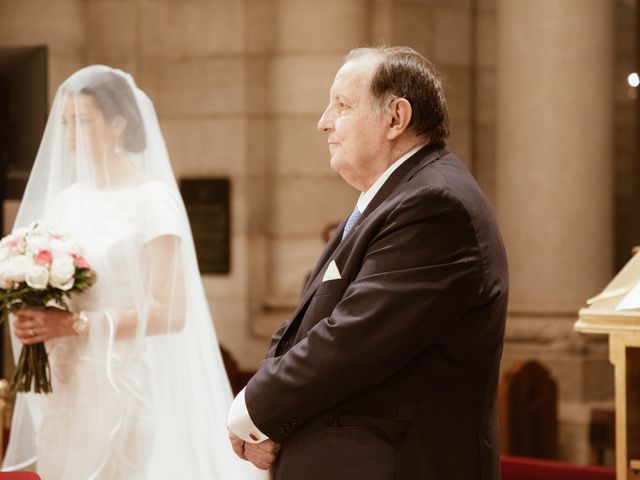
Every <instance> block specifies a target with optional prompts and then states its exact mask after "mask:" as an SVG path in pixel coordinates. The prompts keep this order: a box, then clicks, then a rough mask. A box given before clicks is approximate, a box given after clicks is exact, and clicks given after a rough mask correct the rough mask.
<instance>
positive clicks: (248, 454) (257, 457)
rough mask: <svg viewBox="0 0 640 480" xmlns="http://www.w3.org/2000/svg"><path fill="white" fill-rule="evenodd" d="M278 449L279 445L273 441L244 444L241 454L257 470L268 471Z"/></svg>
mask: <svg viewBox="0 0 640 480" xmlns="http://www.w3.org/2000/svg"><path fill="white" fill-rule="evenodd" d="M279 449H280V445H278V444H277V443H275V442H274V441H272V440H265V441H264V442H261V443H245V444H244V451H243V454H244V456H245V457H244V458H246V459H247V460H249V461H250V462H251V463H253V464H254V465H255V466H256V467H258V468H259V469H261V470H269V468H271V465H273V462H274V461H275V459H276V455H277V454H278V450H279ZM234 450H235V447H234ZM236 453H237V452H236Z"/></svg>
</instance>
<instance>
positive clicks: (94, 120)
mask: <svg viewBox="0 0 640 480" xmlns="http://www.w3.org/2000/svg"><path fill="white" fill-rule="evenodd" d="M62 123H63V125H64V127H65V141H66V144H67V147H68V148H69V150H71V152H72V153H74V154H75V153H76V151H77V149H78V144H79V143H80V138H82V145H84V148H87V149H88V151H89V154H90V155H91V157H92V158H94V159H100V158H102V156H104V154H105V153H106V152H108V151H109V149H111V150H113V145H115V136H116V135H115V132H114V129H113V127H112V126H111V123H110V122H109V121H108V120H107V119H106V118H105V116H104V114H103V113H102V111H101V110H100V109H99V108H98V106H97V105H96V101H95V99H94V98H93V97H92V96H90V95H85V94H82V93H76V94H73V95H69V97H68V98H67V101H66V103H65V106H64V112H63V114H62Z"/></svg>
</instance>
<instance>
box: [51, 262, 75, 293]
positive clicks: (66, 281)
mask: <svg viewBox="0 0 640 480" xmlns="http://www.w3.org/2000/svg"><path fill="white" fill-rule="evenodd" d="M75 272H76V266H75V264H74V262H73V258H72V257H71V256H69V255H64V256H60V257H58V258H54V259H53V262H51V273H50V275H49V281H50V283H51V285H52V286H53V287H55V288H59V289H60V290H69V289H70V288H71V287H73V283H74V278H73V274H74V273H75Z"/></svg>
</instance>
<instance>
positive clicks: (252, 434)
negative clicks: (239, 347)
mask: <svg viewBox="0 0 640 480" xmlns="http://www.w3.org/2000/svg"><path fill="white" fill-rule="evenodd" d="M422 147H424V145H419V146H417V147H415V148H414V149H412V150H411V151H409V152H407V153H405V154H404V155H403V156H401V157H400V158H399V159H398V160H396V161H395V162H393V163H392V164H391V165H390V166H389V167H388V168H387V169H386V170H385V171H384V172H383V173H382V175H380V176H379V177H378V179H377V180H376V181H375V182H374V183H373V185H371V186H370V187H369V189H368V190H367V191H366V192H362V193H361V194H360V198H358V203H357V204H356V206H357V207H358V210H360V212H361V213H364V211H365V210H366V208H367V206H369V203H371V200H373V197H375V196H376V193H378V191H379V190H380V188H382V186H383V185H384V183H385V182H386V181H387V179H388V178H389V177H390V176H391V174H392V173H393V172H394V171H395V170H396V169H397V168H398V167H399V166H400V165H402V164H403V163H404V162H405V161H407V160H408V159H409V157H411V156H412V155H413V154H414V153H416V152H417V151H418V150H420V149H421V148H422ZM244 390H245V389H244V388H243V389H242V391H241V392H240V393H238V395H237V396H236V398H235V399H234V400H233V403H231V408H230V409H229V416H228V418H227V427H228V428H229V430H230V431H231V432H232V433H234V434H236V435H237V436H238V437H240V438H241V439H243V440H244V441H245V442H247V443H260V442H263V441H265V440H268V439H269V437H267V436H266V435H265V434H264V433H262V432H261V431H260V430H259V429H258V427H256V425H255V424H254V423H253V421H252V420H251V417H250V416H249V411H248V410H247V403H246V402H245V399H244Z"/></svg>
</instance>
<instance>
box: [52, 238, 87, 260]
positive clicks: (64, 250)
mask: <svg viewBox="0 0 640 480" xmlns="http://www.w3.org/2000/svg"><path fill="white" fill-rule="evenodd" d="M49 249H50V250H51V253H53V256H54V257H57V256H59V255H70V254H72V253H73V254H76V255H77V254H78V253H80V248H79V247H78V245H77V244H76V243H75V242H73V241H71V240H68V239H65V238H54V239H52V240H51V242H50V243H49Z"/></svg>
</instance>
